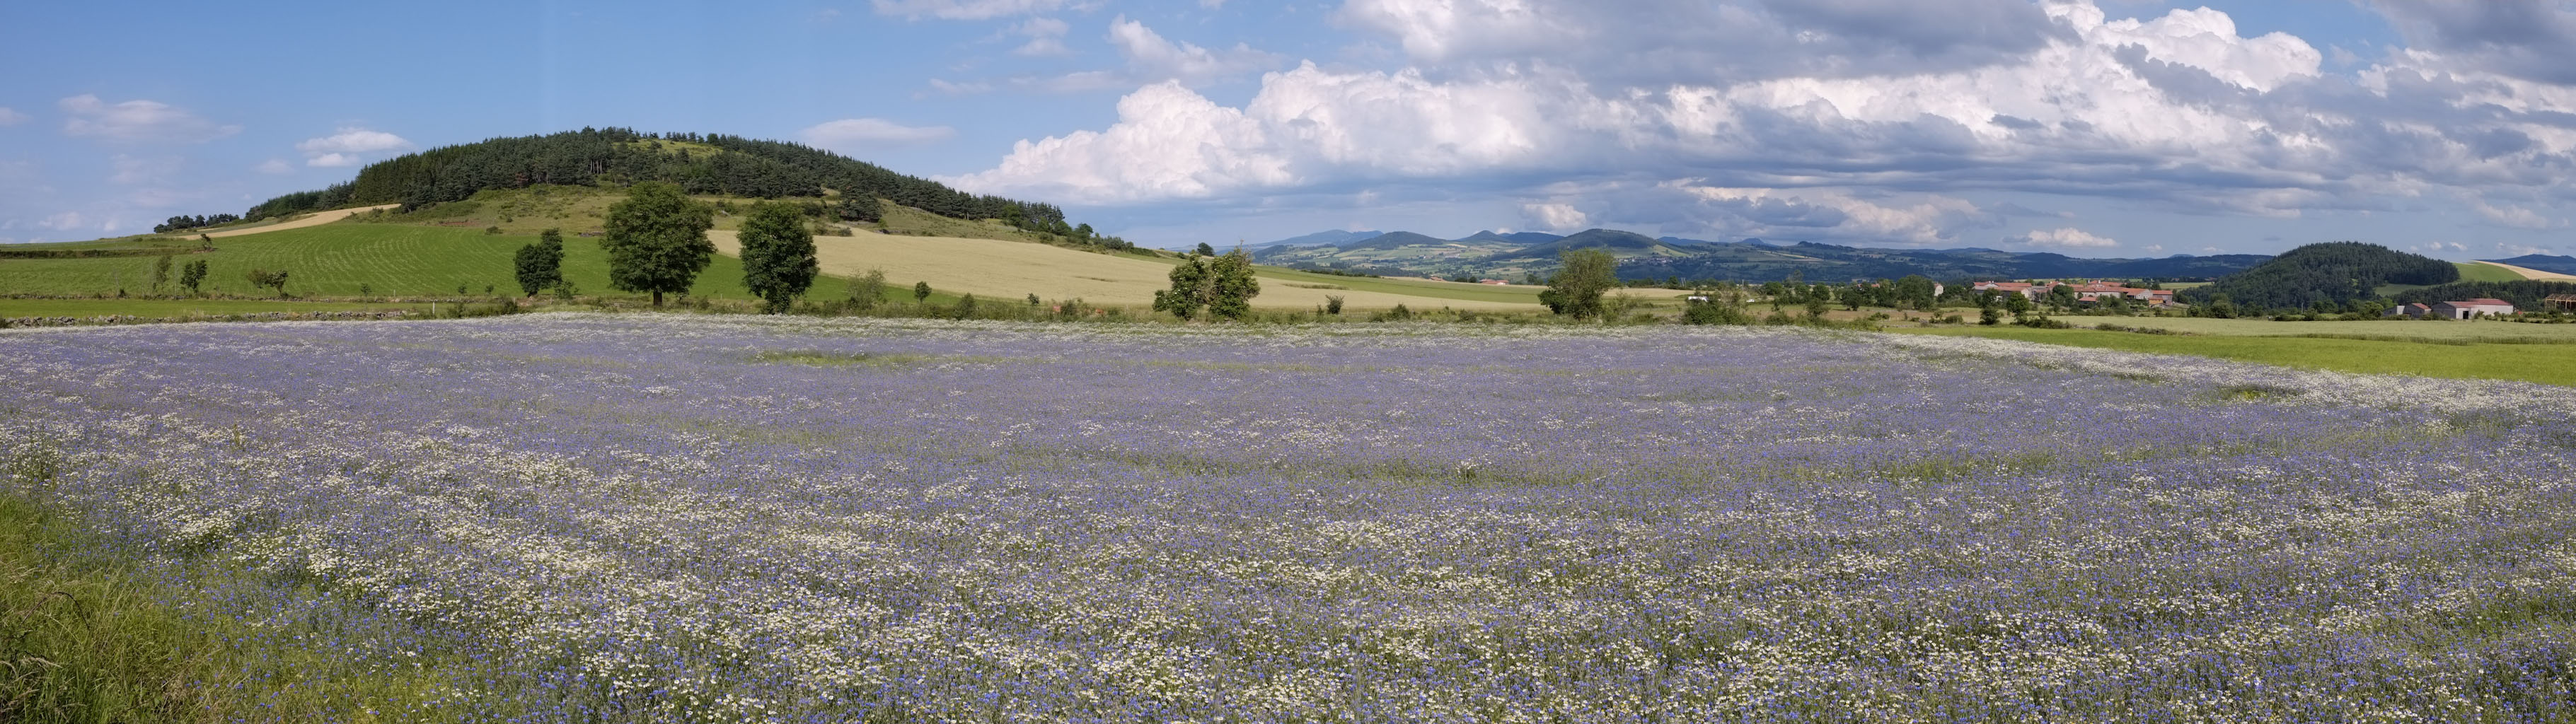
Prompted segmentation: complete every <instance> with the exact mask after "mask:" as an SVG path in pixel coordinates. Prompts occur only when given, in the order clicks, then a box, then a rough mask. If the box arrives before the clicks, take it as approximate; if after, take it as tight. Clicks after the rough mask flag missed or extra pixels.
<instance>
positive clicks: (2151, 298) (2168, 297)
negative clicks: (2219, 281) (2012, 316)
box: [1969, 279, 2174, 307]
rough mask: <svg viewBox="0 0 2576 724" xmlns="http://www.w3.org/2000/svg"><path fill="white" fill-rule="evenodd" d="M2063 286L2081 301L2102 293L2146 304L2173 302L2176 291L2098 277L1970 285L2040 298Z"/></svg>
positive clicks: (2106, 295)
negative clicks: (2074, 281) (2073, 281)
mask: <svg viewBox="0 0 2576 724" xmlns="http://www.w3.org/2000/svg"><path fill="white" fill-rule="evenodd" d="M2061 286H2062V287H2068V288H2070V289H2073V290H2074V291H2075V298H2076V299H2077V300H2079V301H2086V302H2096V303H2099V302H2101V301H2102V298H2103V297H2122V298H2125V299H2128V300H2130V301H2135V302H2141V303H2144V304H2145V305H2146V306H2150V307H2170V306H2174V293H2173V292H2172V291H2171V290H2166V289H2140V288H2137V287H2126V286H2121V285H2118V284H2111V283H2108V282H2104V281H2101V280H2098V279H2097V280H2094V281H2090V282H2085V283H2082V284H2068V283H2066V282H2048V283H2045V284H2033V283H2026V282H1977V283H1975V284H1973V285H1970V287H1969V288H1971V289H1975V290H1977V291H1981V292H1983V291H1994V292H2001V293H2005V294H2019V295H2021V296H2022V298H2024V299H2030V300H2038V299H2040V298H2042V297H2046V296H2048V293H2049V291H2050V290H2053V289H2056V288H2058V287H2061Z"/></svg>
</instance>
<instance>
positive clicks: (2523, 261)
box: [2482, 254, 2576, 274]
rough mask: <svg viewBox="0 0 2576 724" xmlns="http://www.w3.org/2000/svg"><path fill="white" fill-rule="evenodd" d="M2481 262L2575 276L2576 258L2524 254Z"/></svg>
mask: <svg viewBox="0 0 2576 724" xmlns="http://www.w3.org/2000/svg"><path fill="white" fill-rule="evenodd" d="M2482 261H2491V262H2495V263H2498V264H2511V265H2514V266H2518V267H2522V268H2524V269H2536V270H2539V271H2545V272H2549V273H2551V274H2576V256H2550V255H2547V254H2524V255H2522V256H2517V257H2514V258H2511V259H2484V260H2482Z"/></svg>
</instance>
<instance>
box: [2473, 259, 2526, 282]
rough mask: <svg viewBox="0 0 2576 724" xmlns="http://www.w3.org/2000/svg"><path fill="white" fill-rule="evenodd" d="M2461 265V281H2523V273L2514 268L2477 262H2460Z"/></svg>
mask: <svg viewBox="0 0 2576 724" xmlns="http://www.w3.org/2000/svg"><path fill="white" fill-rule="evenodd" d="M2459 266H2460V281H2464V282H2518V281H2522V275H2521V274H2519V273H2515V272H2514V270H2512V269H2506V268H2504V267H2500V266H2496V265H2494V264H2478V263H2475V262H2460V264H2459Z"/></svg>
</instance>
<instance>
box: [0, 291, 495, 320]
mask: <svg viewBox="0 0 2576 724" xmlns="http://www.w3.org/2000/svg"><path fill="white" fill-rule="evenodd" d="M450 291H453V290H450ZM428 306H429V303H428V302H418V303H398V302H336V301H335V302H308V301H292V300H287V301H280V300H266V299H116V298H113V297H110V298H107V299H8V298H0V318H6V317H98V316H109V315H124V316H129V317H147V318H152V319H163V318H174V317H216V316H225V315H233V314H267V313H270V312H293V313H302V312H377V311H388V310H395V309H426V308H428Z"/></svg>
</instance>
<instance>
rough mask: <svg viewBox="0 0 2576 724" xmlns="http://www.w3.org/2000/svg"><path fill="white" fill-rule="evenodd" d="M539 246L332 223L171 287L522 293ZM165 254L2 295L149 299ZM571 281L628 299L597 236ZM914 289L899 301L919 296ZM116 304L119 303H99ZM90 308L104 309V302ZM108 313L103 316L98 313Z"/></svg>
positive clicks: (4, 266)
mask: <svg viewBox="0 0 2576 724" xmlns="http://www.w3.org/2000/svg"><path fill="white" fill-rule="evenodd" d="M533 241H536V237H535V236H534V235H513V234H500V235H487V234H485V233H484V232H483V231H482V230H481V229H453V228H440V227H427V226H411V225H394V224H353V223H338V224H326V225H323V226H315V227H309V228H303V229H287V230H284V231H273V232H268V233H264V234H252V235H249V236H240V237H233V238H228V239H217V240H215V250H214V251H211V252H200V253H191V254H179V255H177V256H175V257H173V259H172V267H173V268H172V272H171V277H172V280H171V283H170V284H168V285H165V286H164V287H163V288H162V291H163V293H165V294H166V293H175V292H176V291H177V276H178V271H177V267H178V266H179V265H181V264H184V263H186V262H189V261H195V260H200V259H202V260H205V261H206V262H207V263H208V267H209V268H208V273H207V276H206V282H205V284H204V285H203V287H202V290H203V291H205V292H207V293H210V294H221V295H229V296H266V295H268V294H269V292H268V291H266V290H264V289H255V288H253V287H251V285H250V284H249V283H248V282H246V281H244V280H243V278H242V277H243V275H244V273H246V272H248V271H250V270H251V269H252V268H254V267H258V268H266V269H284V270H286V271H287V273H288V281H287V284H286V291H287V293H288V294H290V295H293V296H297V297H359V296H361V292H360V287H361V286H362V285H363V286H364V287H365V288H366V289H365V295H367V296H375V297H388V296H392V297H453V296H455V295H456V293H457V292H456V288H457V286H458V285H463V286H464V287H465V288H466V294H468V295H472V296H481V295H483V293H484V292H483V288H484V287H485V286H486V285H489V286H490V287H491V288H492V290H493V293H495V294H502V295H509V296H517V295H518V282H517V281H516V280H515V277H514V276H513V274H514V272H513V269H514V267H513V262H512V259H513V256H512V255H513V254H515V253H517V252H518V249H519V247H521V246H524V245H526V244H528V243H530V242H533ZM156 259H158V257H154V256H128V257H108V258H95V259H0V294H26V295H94V294H105V295H111V296H112V295H114V294H115V293H116V291H117V290H118V289H124V290H126V291H127V292H128V293H130V294H138V295H139V294H144V293H146V292H148V291H149V289H150V286H151V284H150V279H151V274H152V265H153V263H154V261H155V260H156ZM563 271H564V277H565V278H566V279H568V280H570V281H572V283H573V284H574V285H575V286H576V287H577V288H578V289H579V291H580V292H581V293H582V294H584V295H622V294H621V293H619V292H615V291H613V290H611V289H610V288H609V286H608V255H607V253H606V252H604V251H601V250H600V248H599V242H598V240H597V239H592V238H585V237H578V236H566V237H565V238H564V263H563ZM847 293H848V292H847V291H846V289H845V288H844V282H843V280H841V279H838V278H834V277H829V276H826V277H823V278H820V279H817V280H815V282H814V288H813V289H812V290H811V291H809V292H807V295H806V296H807V298H810V299H818V300H819V299H839V298H841V297H842V296H844V295H846V294H847ZM910 293H911V292H910V290H909V289H905V290H901V292H900V294H899V295H895V296H901V297H903V298H906V299H909V298H910V297H909V295H910ZM690 294H692V295H694V296H700V297H706V298H709V299H750V298H752V297H751V294H750V292H748V291H746V290H744V288H743V286H742V262H741V261H740V260H737V259H735V258H733V257H729V256H724V255H717V256H716V257H715V259H714V261H713V262H712V263H710V264H708V265H707V269H706V271H704V272H702V273H700V274H699V275H698V279H697V284H696V286H694V287H692V288H691V289H690ZM99 301H101V302H108V301H114V300H99ZM89 308H96V306H95V305H93V306H92V307H89ZM92 313H101V312H92Z"/></svg>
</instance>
